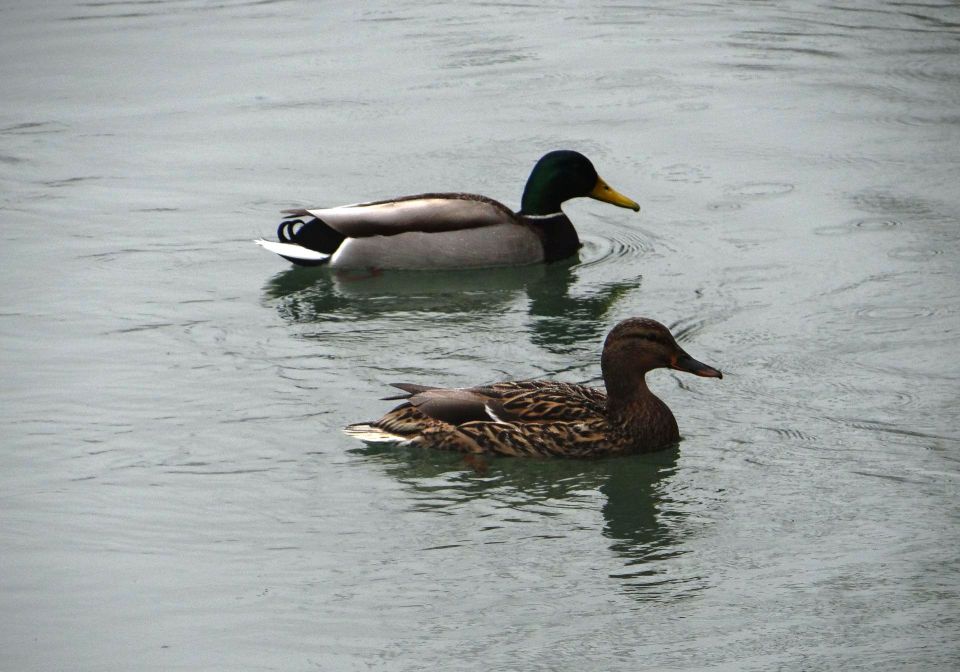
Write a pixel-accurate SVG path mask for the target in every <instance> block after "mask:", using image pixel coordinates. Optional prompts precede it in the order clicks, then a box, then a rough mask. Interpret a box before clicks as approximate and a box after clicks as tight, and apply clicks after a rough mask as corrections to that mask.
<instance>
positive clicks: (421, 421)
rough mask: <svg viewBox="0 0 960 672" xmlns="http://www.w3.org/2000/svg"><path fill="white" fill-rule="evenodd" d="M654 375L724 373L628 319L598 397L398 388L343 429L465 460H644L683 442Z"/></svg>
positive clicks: (553, 390) (537, 383) (654, 325)
mask: <svg viewBox="0 0 960 672" xmlns="http://www.w3.org/2000/svg"><path fill="white" fill-rule="evenodd" d="M658 368H670V369H677V370H678V371H687V372H688V373H692V374H695V375H697V376H705V377H707V378H722V377H723V375H722V374H721V373H720V372H719V371H718V370H717V369H714V368H713V367H711V366H707V365H706V364H703V363H702V362H698V361H697V360H695V359H694V358H693V357H691V356H690V355H688V354H687V353H686V352H684V350H683V348H681V347H680V346H679V345H677V342H676V341H675V340H674V338H673V336H672V335H671V334H670V330H669V329H667V328H666V327H665V326H663V325H662V324H660V323H659V322H655V321H654V320H651V319H648V318H645V317H634V318H630V319H628V320H624V321H623V322H620V323H619V324H618V325H617V326H615V327H614V328H613V330H612V331H611V332H610V334H609V335H608V336H607V340H606V341H605V342H604V344H603V354H602V355H601V358H600V369H601V371H602V372H603V382H604V383H605V384H606V387H607V391H606V393H604V392H602V391H601V390H598V389H595V388H592V387H585V386H583V385H573V384H570V383H558V382H555V381H549V380H531V381H522V382H505V383H494V384H493V385H484V386H481V387H471V388H457V389H444V388H438V387H427V386H424V385H410V384H406V383H400V384H397V385H395V387H399V388H400V389H402V390H404V391H405V392H406V394H403V395H399V396H395V397H387V398H388V399H405V401H404V403H402V404H400V405H399V406H397V407H396V408H394V409H393V410H392V411H390V412H389V413H387V414H386V415H385V416H383V417H382V418H380V419H379V420H377V421H375V422H370V423H359V424H354V425H349V426H348V427H346V429H345V430H344V431H346V433H347V434H350V435H352V436H355V437H357V438H359V439H362V440H365V441H403V442H406V443H409V444H412V445H416V446H426V447H430V448H440V449H443V450H453V451H458V452H462V453H495V454H499V455H514V456H523V457H602V456H607V455H626V454H630V453H647V452H651V451H654V450H660V449H662V448H666V447H667V446H669V445H670V444H672V443H675V442H676V441H677V440H679V438H680V434H679V430H678V429H677V421H676V419H674V417H673V413H671V412H670V409H669V408H667V405H666V404H665V403H663V402H662V401H661V400H660V399H658V398H657V397H656V396H654V394H653V393H652V392H651V391H650V390H649V389H648V388H647V383H646V380H645V378H644V377H645V375H646V373H647V372H648V371H651V370H653V369H658Z"/></svg>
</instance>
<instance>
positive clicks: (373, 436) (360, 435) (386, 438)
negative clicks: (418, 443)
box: [343, 422, 410, 443]
mask: <svg viewBox="0 0 960 672" xmlns="http://www.w3.org/2000/svg"><path fill="white" fill-rule="evenodd" d="M343 433H344V434H346V435H347V436H352V437H353V438H355V439H360V440H361V441H366V442H367V443H401V442H405V441H409V440H410V437H408V436H401V435H400V434H394V433H392V432H388V431H386V430H384V429H380V428H379V427H374V426H373V425H371V424H370V423H368V422H357V423H354V424H352V425H347V426H346V427H344V428H343Z"/></svg>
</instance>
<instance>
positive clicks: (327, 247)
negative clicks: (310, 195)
mask: <svg viewBox="0 0 960 672" xmlns="http://www.w3.org/2000/svg"><path fill="white" fill-rule="evenodd" d="M277 238H279V239H280V242H281V243H292V244H294V245H300V246H301V247H305V248H307V249H308V250H315V251H317V252H323V253H324V254H333V253H334V252H336V251H337V248H338V247H340V243H342V242H343V241H344V240H346V236H344V235H343V234H342V233H339V232H337V231H335V230H334V229H332V228H331V227H330V226H329V225H328V224H327V223H326V222H324V221H323V220H320V219H317V218H316V217H314V218H313V219H310V220H307V221H304V220H303V219H300V218H296V217H295V218H292V219H285V220H283V221H282V222H280V226H278V227H277Z"/></svg>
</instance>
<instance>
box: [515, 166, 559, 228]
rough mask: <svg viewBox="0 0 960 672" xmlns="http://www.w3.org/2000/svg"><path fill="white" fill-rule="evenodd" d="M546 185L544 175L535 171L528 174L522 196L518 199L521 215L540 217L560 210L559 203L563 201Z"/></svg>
mask: <svg viewBox="0 0 960 672" xmlns="http://www.w3.org/2000/svg"><path fill="white" fill-rule="evenodd" d="M547 186H548V185H547V180H546V176H545V175H542V174H540V173H539V172H536V171H535V172H534V174H533V175H531V176H530V179H529V180H527V186H526V187H524V189H523V198H522V199H521V200H520V214H521V215H532V216H534V217H537V216H541V217H542V216H543V215H553V214H556V213H558V212H561V210H560V204H561V203H562V202H563V201H562V200H561V199H560V197H559V196H557V195H556V190H554V189H548V188H547Z"/></svg>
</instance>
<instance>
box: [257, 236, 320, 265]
mask: <svg viewBox="0 0 960 672" xmlns="http://www.w3.org/2000/svg"><path fill="white" fill-rule="evenodd" d="M253 242H255V243H256V244H257V245H259V246H260V247H262V248H263V249H265V250H270V251H271V252H275V253H277V254H279V255H280V256H281V257H287V258H288V259H290V258H292V259H303V260H304V261H323V260H324V259H326V258H327V257H329V256H330V255H329V254H324V253H323V252H317V251H316V250H308V249H307V248H305V247H302V246H300V245H293V244H291V243H275V242H273V241H272V240H264V239H263V238H257V239H256V240H255V241H253Z"/></svg>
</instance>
